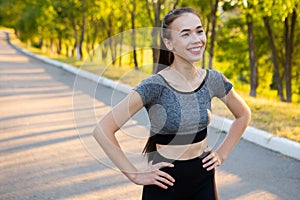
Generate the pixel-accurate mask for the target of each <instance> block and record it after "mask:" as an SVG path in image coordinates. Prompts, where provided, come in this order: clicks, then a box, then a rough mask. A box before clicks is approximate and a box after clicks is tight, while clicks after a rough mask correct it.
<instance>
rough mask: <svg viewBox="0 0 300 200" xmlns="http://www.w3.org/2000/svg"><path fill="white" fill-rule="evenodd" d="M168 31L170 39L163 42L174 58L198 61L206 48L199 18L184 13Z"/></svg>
mask: <svg viewBox="0 0 300 200" xmlns="http://www.w3.org/2000/svg"><path fill="white" fill-rule="evenodd" d="M170 29H171V30H172V31H171V38H170V39H165V40H164V41H165V43H166V46H167V47H168V48H169V50H171V51H172V52H173V53H174V56H175V58H176V57H177V58H181V59H184V60H187V61H188V62H197V61H199V60H200V59H201V58H202V55H203V52H204V50H205V46H206V35H205V32H204V30H203V27H202V23H201V21H200V19H199V17H198V16H197V15H195V14H193V13H184V14H182V15H181V16H180V17H178V18H177V19H175V20H174V21H173V22H172V24H171V26H170Z"/></svg>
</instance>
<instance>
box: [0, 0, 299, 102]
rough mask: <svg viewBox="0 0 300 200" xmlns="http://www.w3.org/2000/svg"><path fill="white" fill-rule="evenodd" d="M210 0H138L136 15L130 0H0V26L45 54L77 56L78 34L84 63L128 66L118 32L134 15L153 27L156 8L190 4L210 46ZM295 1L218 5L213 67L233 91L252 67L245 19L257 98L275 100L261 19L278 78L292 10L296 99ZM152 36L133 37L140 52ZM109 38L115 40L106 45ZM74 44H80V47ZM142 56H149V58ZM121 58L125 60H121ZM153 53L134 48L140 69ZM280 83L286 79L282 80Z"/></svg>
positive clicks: (245, 82)
mask: <svg viewBox="0 0 300 200" xmlns="http://www.w3.org/2000/svg"><path fill="white" fill-rule="evenodd" d="M214 2H215V0H214V1H203V0H191V1H182V0H181V1H180V0H178V1H177V0H147V1H136V3H137V5H136V12H135V13H132V11H133V0H116V1H107V0H44V1H40V0H15V1H11V0H1V1H0V25H4V26H8V27H13V28H14V29H15V30H16V31H17V33H18V36H19V37H20V39H21V40H22V41H24V42H27V43H28V44H30V43H31V44H32V45H33V46H36V47H39V48H41V49H42V51H43V52H45V53H51V54H52V55H54V54H63V55H64V56H66V57H70V56H73V57H75V55H76V51H75V46H76V42H77V43H78V42H79V41H80V38H81V37H83V38H82V39H83V55H85V57H84V59H90V60H97V62H98V63H101V62H102V63H105V62H106V61H108V60H118V62H116V63H114V64H115V65H116V66H118V67H119V68H120V69H121V68H122V67H120V66H125V65H126V66H127V65H130V66H132V67H133V62H132V52H130V50H128V49H130V48H131V47H130V46H131V41H132V40H131V39H132V38H131V35H130V34H127V35H128V36H125V35H126V34H123V35H120V36H124V37H123V38H122V37H114V36H116V35H118V34H119V33H120V32H125V31H128V30H130V29H131V16H132V14H134V15H135V26H136V28H137V30H138V29H139V28H145V27H153V26H154V24H155V23H154V21H155V14H157V11H158V10H157V6H158V5H159V3H161V6H160V13H159V15H160V16H159V18H160V20H161V19H162V17H163V16H164V15H165V14H166V13H167V12H168V11H169V10H170V9H172V8H174V7H175V6H177V7H185V6H189V7H193V8H194V9H195V10H196V11H198V12H199V13H200V16H201V20H202V23H203V25H204V27H205V30H206V31H207V36H208V42H207V49H208V48H209V44H210V23H211V11H212V6H213V4H214ZM299 3H300V1H299V0H288V1H284V0H267V1H265V0H234V1H233V0H219V9H218V13H217V16H218V20H217V30H216V31H217V33H216V42H215V57H214V61H213V64H214V68H215V69H219V70H221V71H222V72H224V73H225V75H226V76H227V77H228V78H230V80H232V81H233V82H234V84H235V87H237V88H241V89H245V90H249V83H250V66H249V65H250V64H249V53H248V41H247V36H248V35H247V34H248V33H247V24H246V23H247V17H250V18H251V19H252V22H253V25H254V36H255V53H256V57H257V66H258V73H259V74H258V75H259V78H258V79H259V80H258V82H259V83H258V88H257V93H258V96H267V97H269V98H275V99H277V98H278V97H277V92H276V90H275V89H276V84H275V81H274V73H273V64H272V55H271V50H270V46H269V42H268V35H267V32H266V29H265V26H264V22H263V20H262V18H263V17H264V16H269V17H270V22H271V23H270V24H271V28H272V30H273V34H274V38H275V46H276V49H277V51H278V57H279V62H280V73H281V76H282V77H284V73H285V71H284V62H285V49H284V23H283V21H284V19H285V18H286V17H288V16H290V14H291V13H292V12H293V9H297V15H298V16H297V17H298V19H297V21H296V22H297V24H296V28H295V38H294V43H293V48H294V53H293V62H292V92H293V98H292V99H293V101H294V102H299V101H300V97H299V96H300V81H299V80H300V72H299V70H298V68H299V67H298V66H299V65H300V58H299V56H298V54H299V52H300V38H299V37H297V36H298V35H299V34H300V20H299V13H300V6H299ZM146 35H147V36H149V37H151V32H150V33H149V32H147V33H144V35H143V34H137V36H136V42H137V46H138V47H143V48H146V47H147V48H148V47H150V46H151V44H152V43H151V42H152V41H151V40H149V39H148V37H145V36H146ZM108 38H114V39H110V40H107V39H108ZM77 45H78V44H77ZM146 52H147V53H146ZM124 54H126V55H124ZM151 56H152V53H151V51H146V50H145V51H144V52H142V51H138V61H139V64H140V65H141V66H140V67H142V66H143V64H144V63H145V64H149V62H150V61H149V60H150V58H151ZM283 86H284V79H283Z"/></svg>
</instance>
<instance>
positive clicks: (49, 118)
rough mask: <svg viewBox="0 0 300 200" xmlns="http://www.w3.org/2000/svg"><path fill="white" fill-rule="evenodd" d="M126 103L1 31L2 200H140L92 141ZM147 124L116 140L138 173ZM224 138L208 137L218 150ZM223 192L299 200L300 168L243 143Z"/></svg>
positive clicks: (225, 169)
mask: <svg viewBox="0 0 300 200" xmlns="http://www.w3.org/2000/svg"><path fill="white" fill-rule="evenodd" d="M122 97H124V94H122V93H119V92H116V91H113V90H112V89H109V88H106V87H103V86H97V85H95V83H93V82H90V81H88V80H85V79H80V78H76V77H75V76H74V75H72V74H70V73H68V72H66V71H63V70H61V69H58V68H56V67H53V66H50V65H47V64H44V63H42V62H40V61H37V60H34V59H31V58H29V57H26V56H24V55H22V54H20V53H18V52H17V51H16V50H14V49H13V48H12V47H11V46H9V45H8V44H7V43H6V40H5V35H4V33H3V32H1V31H0V199H1V200H2V199H3V200H12V199H18V200H26V199H30V200H33V199H36V200H46V199H65V200H66V199H81V200H83V199H84V200H86V199H101V200H114V199H115V200H138V199H140V194H141V187H140V186H137V185H134V184H132V183H131V182H129V181H128V180H127V179H126V178H125V176H123V175H122V174H121V173H120V172H119V171H118V170H116V169H115V168H114V167H112V165H111V163H110V162H109V161H108V159H107V158H106V157H105V155H104V154H103V152H102V151H101V149H100V148H99V147H98V146H97V145H96V143H95V141H94V140H93V138H92V137H91V131H92V130H93V128H94V126H95V122H96V120H97V119H99V117H100V116H101V115H102V114H103V113H104V112H106V111H107V110H108V109H109V108H110V105H111V99H113V103H116V102H117V101H118V100H119V99H121V98H122ZM147 123H148V122H147V119H146V117H145V113H144V111H142V112H140V113H138V115H137V116H136V117H135V118H133V119H132V120H131V121H130V122H128V124H126V126H125V127H124V128H123V129H122V130H121V131H120V132H119V133H118V134H117V136H118V137H119V139H120V141H121V145H122V148H123V149H124V150H125V151H126V152H127V155H128V157H129V158H130V159H131V160H132V161H133V162H134V163H135V164H136V165H137V166H138V167H139V168H142V167H143V166H144V165H145V162H144V159H142V158H140V156H139V155H140V152H141V149H142V146H143V144H144V142H145V132H146V129H147V128H146V126H147ZM223 137H224V135H223V134H217V130H215V129H212V128H211V129H210V143H211V144H212V145H213V144H215V143H218V142H220V141H221V139H222V138H223ZM217 184H218V188H219V193H220V196H221V199H222V200H229V199H230V200H231V199H233V200H237V199H239V200H254V199H255V200H256V199H262V200H279V199H282V200H299V199H300V195H299V191H300V162H299V161H296V160H293V159H290V158H287V157H285V156H282V155H280V154H277V153H275V152H272V151H269V150H266V149H264V148H261V147H259V146H256V145H254V144H252V143H249V142H247V141H244V140H241V141H240V143H239V144H238V145H237V147H236V148H235V149H234V150H233V152H232V154H231V156H230V157H229V158H228V160H227V161H226V162H225V163H224V164H223V165H222V166H221V167H219V168H218V170H217Z"/></svg>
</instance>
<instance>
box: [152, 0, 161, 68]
mask: <svg viewBox="0 0 300 200" xmlns="http://www.w3.org/2000/svg"><path fill="white" fill-rule="evenodd" d="M161 3H162V2H161V0H157V2H156V3H153V10H154V28H153V30H152V33H151V34H152V52H153V69H152V73H155V72H156V71H157V63H158V59H159V51H160V49H159V46H160V45H158V44H159V34H158V33H159V32H158V27H160V12H161Z"/></svg>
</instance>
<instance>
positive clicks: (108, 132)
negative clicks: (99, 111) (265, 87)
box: [93, 91, 173, 188]
mask: <svg viewBox="0 0 300 200" xmlns="http://www.w3.org/2000/svg"><path fill="white" fill-rule="evenodd" d="M142 107H143V101H142V99H141V96H140V95H139V94H138V93H137V92H136V91H133V92H131V93H130V94H129V95H128V96H127V97H126V98H125V99H124V100H122V101H121V102H120V103H119V104H117V105H116V106H115V107H114V108H113V109H112V110H110V111H109V112H108V113H107V114H106V115H105V116H103V117H102V118H101V119H100V121H99V122H98V124H97V126H96V128H95V130H94V132H93V135H94V137H95V139H96V140H97V142H98V143H99V144H100V146H101V147H102V149H103V150H104V152H105V153H106V154H107V155H108V157H109V158H110V159H111V160H112V162H113V163H114V164H115V165H116V166H117V167H118V168H119V169H120V170H121V171H122V172H123V173H124V174H125V175H126V176H127V177H128V178H129V179H130V180H131V181H133V182H135V183H136V184H141V185H145V184H156V185H158V186H160V187H163V188H166V186H165V185H163V184H162V183H161V182H159V181H157V180H158V179H161V177H163V180H160V181H162V182H164V183H166V184H168V185H172V183H171V182H172V181H173V178H172V177H171V176H170V175H168V174H166V173H164V172H162V171H160V170H159V169H160V168H162V167H166V166H169V167H170V166H172V165H170V164H169V163H158V164H156V165H155V166H153V169H149V170H148V172H143V173H140V172H138V170H137V169H136V168H135V166H134V165H133V164H132V163H131V162H130V161H129V160H128V159H127V157H126V156H125V154H124V152H123V151H122V149H121V148H120V145H119V142H118V141H117V139H116V137H115V132H116V131H118V130H119V128H120V127H121V126H123V125H124V124H125V123H126V122H127V121H128V120H129V119H130V118H131V117H132V116H133V115H134V114H135V113H136V112H137V111H139V110H140V109H141V108H142ZM169 180H171V181H169Z"/></svg>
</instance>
